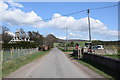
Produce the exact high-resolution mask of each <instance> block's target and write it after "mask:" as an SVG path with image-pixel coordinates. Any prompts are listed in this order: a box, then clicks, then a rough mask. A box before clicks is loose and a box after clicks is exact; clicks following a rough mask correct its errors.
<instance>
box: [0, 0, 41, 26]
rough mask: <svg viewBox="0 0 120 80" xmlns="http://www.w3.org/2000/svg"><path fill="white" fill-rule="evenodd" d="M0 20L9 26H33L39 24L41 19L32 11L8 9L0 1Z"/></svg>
mask: <svg viewBox="0 0 120 80" xmlns="http://www.w3.org/2000/svg"><path fill="white" fill-rule="evenodd" d="M0 13H1V14H0V18H1V19H2V21H3V22H6V23H8V24H10V25H31V26H34V25H35V24H37V23H38V22H40V20H41V17H39V16H38V15H37V14H36V13H35V12H34V11H31V12H28V13H26V12H24V11H22V10H20V9H14V10H11V9H9V6H8V5H7V4H6V3H4V2H2V1H0Z"/></svg>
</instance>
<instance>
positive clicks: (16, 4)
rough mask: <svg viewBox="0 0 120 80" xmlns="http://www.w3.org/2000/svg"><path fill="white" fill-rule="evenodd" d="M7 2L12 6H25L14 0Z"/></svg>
mask: <svg viewBox="0 0 120 80" xmlns="http://www.w3.org/2000/svg"><path fill="white" fill-rule="evenodd" d="M7 2H8V3H9V4H10V6H11V7H23V5H22V4H20V3H16V2H13V0H8V1H7Z"/></svg>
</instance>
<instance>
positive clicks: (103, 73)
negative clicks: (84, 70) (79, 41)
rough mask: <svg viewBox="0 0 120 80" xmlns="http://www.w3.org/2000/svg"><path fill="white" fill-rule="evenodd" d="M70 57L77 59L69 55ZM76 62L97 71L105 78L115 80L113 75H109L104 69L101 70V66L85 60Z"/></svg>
mask: <svg viewBox="0 0 120 80" xmlns="http://www.w3.org/2000/svg"><path fill="white" fill-rule="evenodd" d="M69 56H70V57H72V58H74V59H77V57H75V56H72V55H71V54H69ZM76 61H78V62H79V63H80V64H82V65H84V66H86V67H88V68H90V69H91V70H93V71H95V72H96V73H98V74H100V75H101V76H103V77H105V78H110V79H111V78H112V79H114V78H113V77H112V76H111V75H108V74H107V73H105V72H104V71H103V70H102V69H100V68H103V67H101V66H100V65H97V64H94V63H91V62H89V61H87V60H84V59H80V60H78V59H77V60H76ZM93 64H94V65H93ZM104 70H106V69H105V68H104Z"/></svg>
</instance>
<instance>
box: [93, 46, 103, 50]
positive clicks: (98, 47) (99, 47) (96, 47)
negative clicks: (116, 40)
mask: <svg viewBox="0 0 120 80" xmlns="http://www.w3.org/2000/svg"><path fill="white" fill-rule="evenodd" d="M94 48H95V49H104V47H103V45H96V46H94Z"/></svg>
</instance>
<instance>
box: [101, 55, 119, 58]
mask: <svg viewBox="0 0 120 80" xmlns="http://www.w3.org/2000/svg"><path fill="white" fill-rule="evenodd" d="M102 56H107V57H111V58H118V59H120V55H102Z"/></svg>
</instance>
